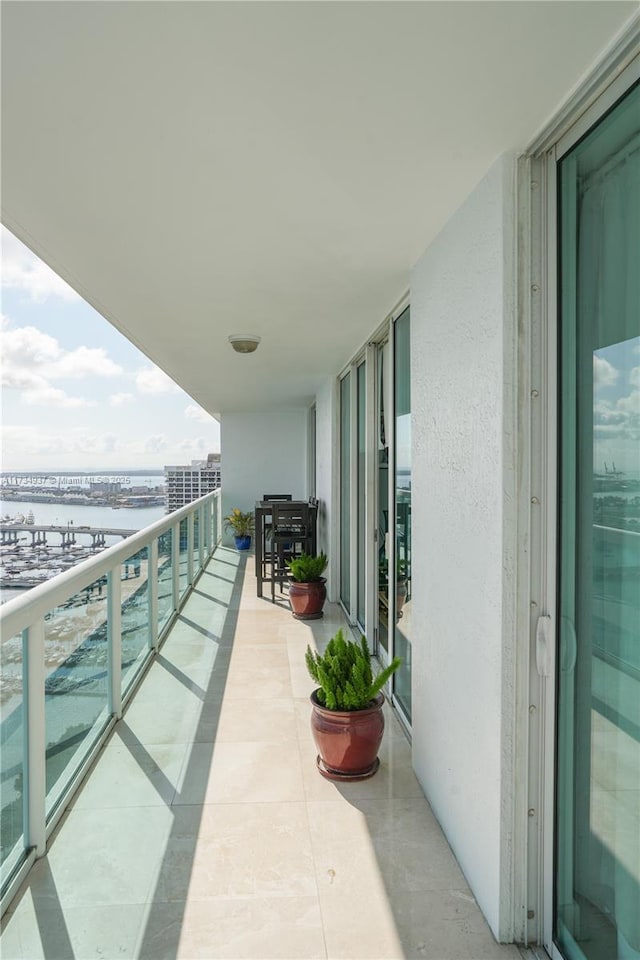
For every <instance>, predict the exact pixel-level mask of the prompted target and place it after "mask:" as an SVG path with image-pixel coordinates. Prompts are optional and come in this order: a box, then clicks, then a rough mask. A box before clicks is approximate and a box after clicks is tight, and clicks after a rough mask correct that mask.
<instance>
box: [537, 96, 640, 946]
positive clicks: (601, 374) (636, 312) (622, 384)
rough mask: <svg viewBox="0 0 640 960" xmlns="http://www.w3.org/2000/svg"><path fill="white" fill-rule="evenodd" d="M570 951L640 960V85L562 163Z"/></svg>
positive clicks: (560, 841) (561, 769) (561, 921)
mask: <svg viewBox="0 0 640 960" xmlns="http://www.w3.org/2000/svg"><path fill="white" fill-rule="evenodd" d="M559 188H560V194H559V203H560V298H561V322H560V371H559V372H560V451H559V453H560V475H559V490H560V503H559V513H560V523H559V538H560V543H559V547H560V556H559V636H558V641H559V662H558V720H557V738H558V740H557V793H556V824H555V836H556V870H555V918H556V919H555V941H556V944H557V946H558V948H559V949H560V952H561V953H562V955H563V956H565V957H567V958H569V960H632V958H634V960H638V958H640V403H639V401H640V87H638V86H636V87H635V88H634V89H632V90H631V91H630V92H629V93H628V94H627V96H626V97H625V98H624V99H623V100H622V101H621V102H620V103H619V104H618V105H617V106H616V107H615V108H614V109H613V110H611V111H610V112H609V114H608V115H607V116H606V117H605V118H604V119H603V120H602V121H601V122H600V123H599V124H598V125H597V126H596V127H595V128H594V129H593V130H592V131H591V132H590V133H589V134H588V135H587V136H586V137H584V138H583V139H582V140H581V141H580V142H579V143H578V144H577V145H576V146H575V147H574V148H573V149H572V150H571V152H570V153H568V154H567V155H566V156H565V157H564V158H563V159H562V160H561V161H560V164H559Z"/></svg>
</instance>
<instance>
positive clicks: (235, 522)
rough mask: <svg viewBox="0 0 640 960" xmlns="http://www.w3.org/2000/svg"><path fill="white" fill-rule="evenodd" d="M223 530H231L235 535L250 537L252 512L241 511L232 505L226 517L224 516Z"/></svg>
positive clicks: (252, 522)
mask: <svg viewBox="0 0 640 960" xmlns="http://www.w3.org/2000/svg"><path fill="white" fill-rule="evenodd" d="M223 520H224V528H225V530H233V535H234V536H235V537H250V536H251V534H252V533H253V525H254V517H253V514H252V513H243V512H242V510H240V508H239V507H234V508H233V510H232V511H231V513H230V514H229V516H228V517H224V518H223Z"/></svg>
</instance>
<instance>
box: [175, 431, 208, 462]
mask: <svg viewBox="0 0 640 960" xmlns="http://www.w3.org/2000/svg"><path fill="white" fill-rule="evenodd" d="M178 448H179V450H181V451H182V452H183V453H185V454H187V455H189V459H191V460H197V459H198V458H200V457H202V455H203V454H204V453H205V451H206V453H209V451H210V448H211V441H209V440H205V438H204V437H195V438H194V439H193V440H182V441H181V442H180V443H179V444H178Z"/></svg>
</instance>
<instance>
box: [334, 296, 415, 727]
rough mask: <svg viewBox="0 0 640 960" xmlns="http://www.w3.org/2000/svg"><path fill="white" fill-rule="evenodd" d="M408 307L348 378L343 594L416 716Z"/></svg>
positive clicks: (343, 408)
mask: <svg viewBox="0 0 640 960" xmlns="http://www.w3.org/2000/svg"><path fill="white" fill-rule="evenodd" d="M409 332H410V321H409V308H408V307H407V308H406V309H405V310H404V311H403V312H402V313H401V314H400V315H399V316H398V317H397V318H394V320H393V321H391V322H390V323H388V324H387V326H386V328H385V329H383V330H382V331H380V334H379V336H378V337H377V338H376V341H375V343H372V344H369V345H368V347H367V349H366V350H365V351H364V353H363V354H360V355H359V356H358V357H357V358H356V359H354V361H353V363H352V364H351V365H350V367H349V370H348V371H347V372H346V373H345V374H344V375H343V377H342V379H341V380H340V424H341V430H340V491H341V505H340V561H341V563H340V599H341V601H342V604H343V606H344V608H345V610H346V611H347V613H348V614H349V615H350V617H351V621H352V623H353V625H354V628H357V629H358V630H360V631H363V632H364V633H365V634H366V636H367V639H368V640H369V643H370V644H371V645H372V647H373V648H374V651H375V653H376V655H377V656H378V658H379V659H380V661H381V662H382V663H386V662H388V660H389V659H390V658H392V657H394V656H396V655H397V656H400V657H401V658H402V667H401V668H400V670H398V672H397V673H396V674H394V677H393V683H394V689H393V693H394V698H395V700H396V703H397V705H398V706H400V708H401V709H402V712H403V714H404V716H405V718H406V720H407V721H410V719H411V659H412V657H411V390H410V337H409Z"/></svg>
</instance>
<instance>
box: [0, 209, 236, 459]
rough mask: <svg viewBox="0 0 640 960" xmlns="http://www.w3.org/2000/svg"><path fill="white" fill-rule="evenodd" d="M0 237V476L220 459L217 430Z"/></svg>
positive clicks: (111, 330)
mask: <svg viewBox="0 0 640 960" xmlns="http://www.w3.org/2000/svg"><path fill="white" fill-rule="evenodd" d="M0 230H1V234H0V242H1V248H2V303H1V310H0V312H1V314H2V331H1V336H2V344H1V346H2V352H1V361H0V364H1V372H2V408H1V415H0V420H1V425H2V447H1V468H2V470H5V471H6V470H54V469H69V470H82V469H85V468H86V469H92V470H93V469H98V468H101V469H108V468H114V469H124V468H130V469H135V468H143V467H150V468H160V469H162V467H163V466H164V465H165V464H176V463H189V462H190V461H191V460H195V459H201V458H204V457H206V455H207V454H208V453H211V452H215V451H219V450H220V427H219V424H218V423H217V421H216V420H214V419H213V418H212V417H210V416H209V415H208V414H207V413H205V411H204V410H202V408H201V407H199V406H198V405H197V404H196V403H195V402H194V401H193V400H192V399H191V398H190V397H189V396H188V395H187V394H186V393H185V392H184V391H183V390H181V389H180V388H179V387H178V386H176V384H175V383H173V381H171V380H170V379H169V378H168V377H167V376H166V375H165V374H164V373H163V372H162V371H161V370H160V369H159V368H158V367H156V366H155V365H154V364H153V363H151V361H150V360H148V359H147V357H145V356H144V354H142V353H141V352H140V351H139V350H138V349H137V348H136V347H134V346H133V345H132V344H131V343H129V341H128V340H126V339H125V337H123V336H122V335H121V334H120V333H118V331H117V330H116V329H115V327H112V326H111V324H110V323H108V322H107V321H106V320H104V319H103V318H102V317H101V316H100V314H98V313H97V312H96V311H95V310H94V309H93V308H92V307H90V306H89V304H87V303H85V301H84V300H82V299H81V298H80V297H79V296H78V295H77V294H76V293H75V292H74V291H73V290H71V288H70V287H69V286H67V284H65V283H64V282H63V281H62V280H61V279H60V278H59V277H58V276H56V274H54V273H53V272H52V271H51V270H50V269H49V268H48V267H47V266H46V265H45V264H44V263H42V261H40V260H39V259H38V258H37V257H35V256H34V255H33V254H32V253H31V251H30V250H28V249H27V247H25V246H24V245H23V244H22V243H20V242H19V241H18V240H17V239H16V238H15V237H14V236H13V235H12V234H11V233H9V231H8V230H5V228H4V227H0Z"/></svg>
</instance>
